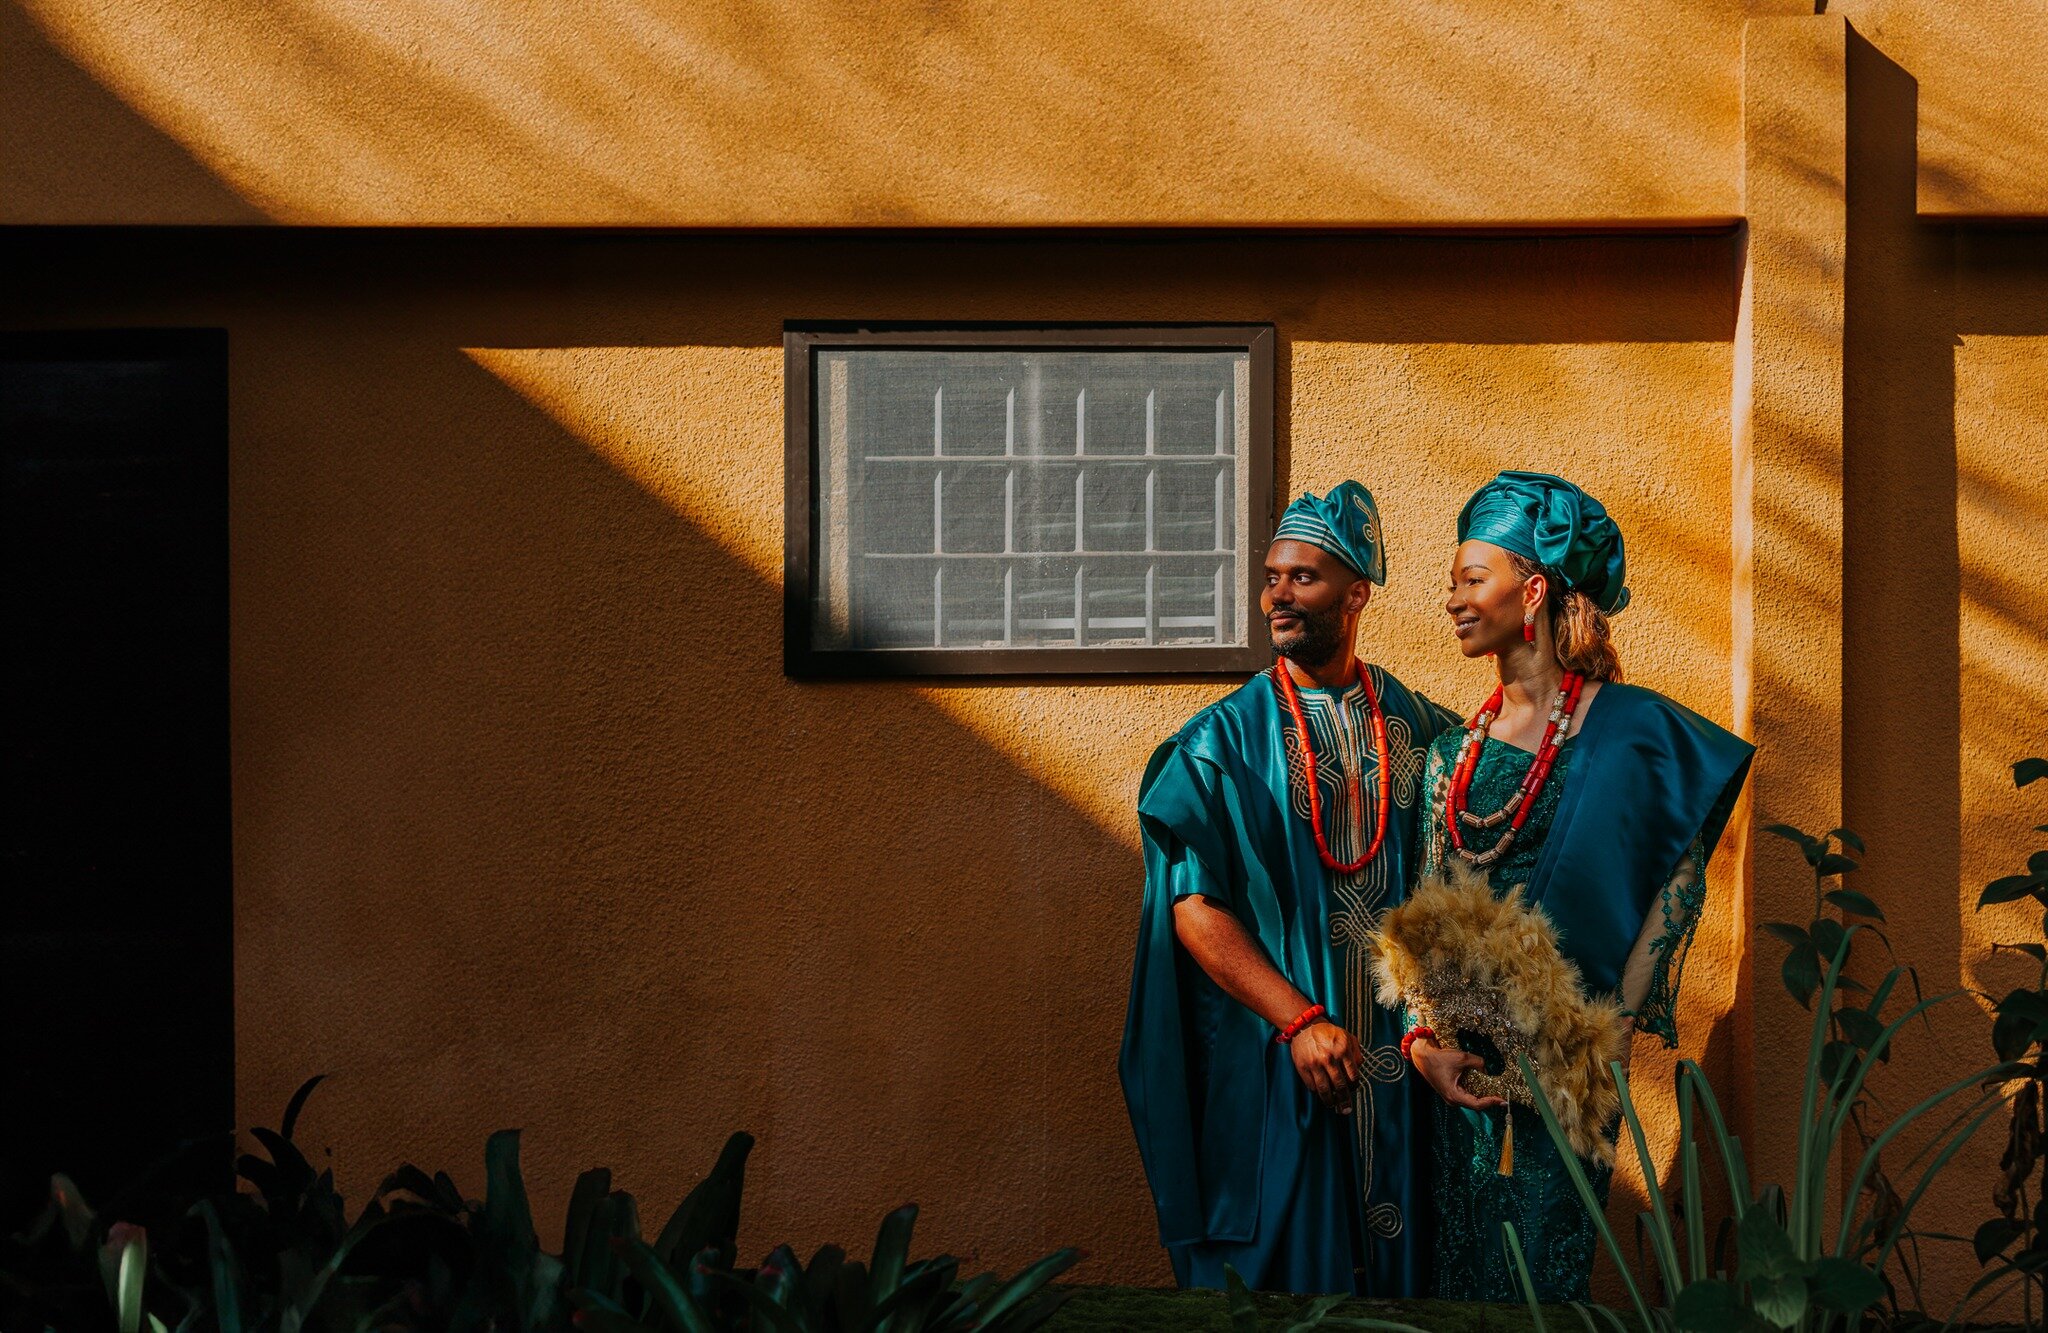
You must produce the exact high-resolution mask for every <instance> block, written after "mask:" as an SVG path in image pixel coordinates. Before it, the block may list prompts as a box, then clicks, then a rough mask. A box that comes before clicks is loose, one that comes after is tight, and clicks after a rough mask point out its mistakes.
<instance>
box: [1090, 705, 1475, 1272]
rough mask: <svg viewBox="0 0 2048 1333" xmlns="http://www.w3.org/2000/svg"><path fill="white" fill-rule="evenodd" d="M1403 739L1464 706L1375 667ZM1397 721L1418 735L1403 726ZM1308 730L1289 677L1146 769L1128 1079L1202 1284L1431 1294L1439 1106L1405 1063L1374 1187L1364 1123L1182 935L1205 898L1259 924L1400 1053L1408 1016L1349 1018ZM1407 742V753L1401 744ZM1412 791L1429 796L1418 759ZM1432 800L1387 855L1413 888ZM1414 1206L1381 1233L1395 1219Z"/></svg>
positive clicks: (1287, 962)
mask: <svg viewBox="0 0 2048 1333" xmlns="http://www.w3.org/2000/svg"><path fill="white" fill-rule="evenodd" d="M1368 669H1369V670H1372V671H1373V673H1374V674H1373V679H1374V681H1375V683H1376V685H1377V686H1378V688H1379V690H1380V700H1381V705H1382V708H1383V710H1384V712H1385V714H1386V717H1387V719H1388V724H1389V727H1390V728H1393V729H1395V730H1396V731H1397V732H1398V731H1406V733H1407V735H1408V737H1409V738H1410V740H1411V741H1412V743H1413V744H1414V745H1415V746H1418V747H1421V746H1426V745H1427V744H1428V742H1429V741H1430V739H1432V738H1433V737H1434V736H1435V735H1436V734H1437V733H1438V732H1439V731H1441V730H1443V729H1444V728H1445V727H1447V726H1452V725H1456V719H1455V717H1453V715H1451V714H1450V713H1448V712H1447V711H1445V710H1443V709H1441V708H1438V707H1437V706H1436V705H1435V704H1432V703H1430V702H1429V701H1428V700H1426V699H1423V698H1422V697H1421V696H1419V695H1415V694H1413V693H1412V692H1410V691H1409V690H1408V689H1406V688H1405V687H1404V686H1402V685H1401V684H1400V682H1398V681H1396V680H1394V679H1393V678H1392V677H1391V676H1388V675H1387V674H1386V673H1384V672H1380V671H1378V670H1377V669H1374V668H1368ZM1396 719H1399V721H1400V726H1399V727H1398V728H1396V727H1395V722H1396ZM1291 725H1292V723H1291V721H1290V720H1289V718H1288V714H1287V712H1286V709H1285V707H1284V705H1283V703H1282V701H1281V700H1280V699H1279V697H1278V693H1277V688H1276V686H1275V685H1274V683H1273V679H1272V676H1271V674H1270V673H1262V674H1260V675H1259V676H1257V677H1255V678H1254V679H1253V680H1251V681H1250V682H1249V683H1247V684H1246V685H1245V686H1244V687H1242V688H1241V689H1239V690H1238V691H1236V692H1235V693H1233V694H1232V695H1230V696H1229V697H1227V698H1225V699H1223V700H1221V701H1220V702H1218V703H1217V704H1215V705H1212V706H1211V707H1209V708H1207V709H1205V710H1203V711H1202V712H1201V713H1199V714H1197V715H1196V716H1195V718H1194V719H1193V720H1191V721H1190V722H1189V723H1188V724H1187V726H1185V727H1184V728H1182V730H1181V731H1180V732H1179V733H1178V734H1177V735H1175V736H1174V737H1173V739H1171V740H1169V741H1167V742H1166V743H1165V744H1163V745H1161V746H1160V747H1159V749H1158V750H1157V751H1156V752H1155V753H1154V754H1153V756H1152V760H1151V762H1150V764H1149V765H1148V766H1147V768H1146V771H1145V778H1144V783H1143V786H1142V788H1141V795H1140V799H1139V807H1138V809H1139V821H1140V824H1141V827H1142V831H1143V839H1144V853H1145V895H1144V904H1143V910H1142V917H1141V922H1140V927H1139V937H1138V947H1137V957H1136V961H1135V963H1134V966H1133V968H1132V976H1131V995H1130V1006H1129V1010H1128V1013H1127V1016H1126V1021H1125V1029H1124V1040H1123V1048H1122V1053H1121V1058H1120V1061H1119V1072H1120V1074H1121V1076H1122V1081H1123V1087H1124V1094H1125V1099H1126V1101H1127V1103H1128V1105H1129V1108H1130V1113H1131V1123H1132V1128H1133V1130H1134V1131H1135V1132H1136V1135H1137V1140H1138V1148H1139V1153H1140V1155H1141V1156H1142V1158H1143V1159H1144V1163H1145V1172H1146V1176H1147V1179H1148V1180H1149V1181H1150V1183H1151V1188H1152V1194H1153V1200H1154V1203H1155V1205H1156V1206H1157V1209H1158V1215H1159V1225H1160V1238H1161V1241H1162V1243H1164V1244H1165V1245H1166V1246H1167V1248H1168V1252H1169V1254H1170V1256H1171V1258H1172V1260H1173V1265H1174V1273H1175V1276H1176V1278H1177V1279H1178V1280H1179V1281H1180V1283H1181V1285H1183V1286H1207V1287H1220V1286H1222V1285H1223V1283H1224V1274H1223V1265H1224V1264H1225V1263H1228V1264H1230V1265H1231V1266H1232V1267H1233V1268H1235V1269H1236V1270H1237V1271H1238V1273H1239V1274H1240V1275H1241V1276H1242V1277H1243V1278H1244V1279H1245V1281H1247V1282H1248V1283H1250V1284H1251V1285H1252V1286H1253V1287H1255V1288H1259V1289H1264V1290H1285V1291H1300V1292H1338V1291H1357V1292H1361V1293H1364V1294H1370V1295H1384V1296H1407V1295H1421V1294H1423V1293H1424V1292H1425V1291H1426V1290H1427V1287H1428V1257H1429V1256H1428V1238H1429V1233H1430V1209H1429V1206H1428V1199H1427V1197H1426V1190H1425V1189H1424V1185H1423V1182H1424V1180H1425V1169H1426V1168H1425V1158H1424V1157H1423V1155H1422V1152H1423V1146H1422V1143H1421V1141H1420V1139H1419V1137H1418V1135H1419V1133H1420V1131H1421V1129H1422V1127H1423V1126H1426V1125H1427V1124H1428V1116H1429V1106H1428V1101H1427V1100H1426V1099H1427V1098H1428V1097H1430V1096H1431V1094H1430V1093H1429V1092H1428V1090H1427V1088H1426V1087H1424V1086H1423V1085H1422V1082H1421V1080H1420V1079H1419V1078H1417V1077H1415V1076H1414V1075H1413V1074H1412V1073H1411V1072H1409V1071H1408V1070H1407V1069H1406V1067H1405V1066H1403V1065H1400V1064H1399V1062H1398V1060H1395V1061H1390V1062H1386V1063H1387V1064H1388V1068H1387V1071H1386V1075H1385V1081H1379V1082H1375V1083H1374V1085H1373V1087H1372V1089H1371V1090H1372V1093H1373V1096H1374V1098H1375V1102H1374V1107H1373V1121H1372V1136H1371V1145H1372V1152H1371V1162H1372V1167H1371V1171H1372V1177H1373V1178H1372V1180H1371V1181H1369V1182H1364V1187H1363V1188H1362V1187H1361V1182H1360V1181H1359V1180H1358V1179H1357V1158H1358V1154H1357V1152H1356V1150H1355V1145H1354V1144H1353V1141H1352V1130H1351V1123H1352V1122H1351V1121H1350V1120H1349V1119H1348V1118H1346V1117H1341V1116H1338V1115H1336V1114H1335V1113H1333V1112H1331V1111H1329V1110H1328V1109H1326V1108H1325V1107H1323V1106H1322V1105H1321V1104H1320V1103H1319V1102H1318V1101H1317V1100H1316V1097H1315V1095H1314V1094H1313V1093H1312V1092H1311V1091H1310V1090H1309V1088H1308V1087H1307V1086H1306V1085H1304V1084H1303V1083H1302V1081H1301V1079H1300V1077H1299V1076H1298V1075H1297V1074H1296V1072H1295V1070H1294V1065H1293V1061H1292V1059H1291V1057H1290V1055H1289V1052H1288V1051H1287V1049H1286V1048H1285V1047H1283V1046H1280V1045H1277V1044H1276V1043H1275V1042H1274V1041H1273V1029H1272V1028H1271V1027H1269V1026H1268V1025H1267V1024H1266V1022H1265V1021H1264V1020H1263V1019H1261V1018H1259V1017H1258V1016H1257V1015H1256V1014H1254V1013H1252V1012H1251V1011H1250V1010H1248V1009H1246V1008H1245V1007H1244V1006H1242V1005H1240V1004H1238V1003H1236V1002H1235V1001H1233V1000H1231V999H1230V998H1229V997H1228V996H1226V995H1224V994H1223V992H1222V991H1221V990H1220V989H1218V988H1217V986H1216V985H1215V983H1213V982H1212V981H1210V980H1209V978H1208V977H1207V975H1206V974H1204V973H1203V972H1202V970H1201V969H1200V968H1199V967H1198V966H1197V965H1196V964H1195V963H1194V961H1193V960H1192V959H1191V958H1189V957H1188V955H1187V952H1186V951H1185V949H1183V948H1182V947H1181V946H1180V944H1179V941H1178V939H1177V937H1176V935H1175V933H1174V917H1173V904H1174V901H1175V899H1176V897H1177V896H1181V895H1184V894H1185V893H1187V892H1189V891H1199V892H1201V893H1202V894H1203V895H1204V896H1207V897H1210V898H1211V899H1213V900H1214V901H1216V902H1218V903H1220V904H1222V905H1223V906H1225V907H1227V908H1228V909H1229V910H1230V911H1232V912H1233V913H1234V914H1235V915H1236V916H1237V917H1238V919H1239V920H1240V921H1242V922H1243V923H1244V925H1245V926H1246V928H1247V929H1248V930H1249V932H1250V933H1251V934H1252V935H1253V937H1254V938H1255V939H1257V941H1258V942H1259V944H1260V945H1261V946H1262V948H1263V949H1264V950H1265V952H1266V954H1267V956H1268V957H1269V958H1270V959H1272V960H1273V962H1274V963H1275V965H1276V966H1277V967H1278V968H1279V969H1280V971H1281V972H1282V973H1283V974H1284V975H1285V976H1286V977H1287V978H1288V980H1289V981H1290V982H1291V983H1292V984H1293V985H1294V986H1295V987H1296V988H1297V989H1299V990H1300V991H1301V992H1302V993H1303V994H1304V995H1306V996H1308V997H1309V999H1310V1000H1311V1001H1312V1002H1314V1003H1319V1004H1322V1005H1324V1006H1326V1007H1327V1008H1328V1009H1329V1010H1330V1015H1331V1017H1332V1019H1333V1020H1335V1021H1338V1022H1340V1023H1345V1024H1346V1026H1350V1027H1353V1028H1354V1030H1356V1029H1357V1027H1358V1026H1359V1024H1358V1023H1354V1022H1346V1020H1347V1019H1349V1018H1353V1017H1362V1019H1363V1026H1364V1027H1365V1029H1366V1030H1367V1032H1368V1033H1369V1037H1368V1040H1367V1041H1366V1043H1365V1044H1366V1045H1367V1046H1368V1048H1372V1047H1378V1048H1380V1049H1381V1050H1382V1051H1384V1050H1385V1048H1386V1047H1388V1046H1396V1045H1398V1042H1399V1040H1400V1022H1401V1016H1400V1015H1399V1014H1398V1013H1394V1012H1391V1011H1388V1010H1385V1009H1382V1008H1380V1007H1379V1006H1378V1005H1376V1004H1372V1003H1371V1002H1370V1001H1369V1000H1367V1001H1366V1008H1367V1010H1368V1012H1366V1013H1365V1014H1363V1015H1362V1016H1352V1015H1347V1014H1345V1012H1344V987H1343V984H1342V977H1343V973H1344V969H1345V967H1346V966H1347V959H1346V957H1345V949H1346V947H1347V946H1345V945H1341V944H1338V943H1336V942H1334V941H1333V936H1332V902H1331V893H1330V888H1329V883H1328V872H1327V871H1325V869H1324V868H1323V866H1322V864H1321V863H1320V861H1319V860H1318V859H1317V855H1316V848H1315V841H1314V838H1313V835H1312V834H1311V832H1310V829H1309V824H1308V821H1307V820H1306V819H1303V818H1300V817H1298V816H1297V815H1295V814H1294V813H1293V812H1292V811H1291V810H1290V809H1289V796H1288V781H1289V776H1288V765H1287V751H1286V738H1285V736H1284V735H1283V729H1284V728H1286V727H1290V726H1291ZM1390 743H1391V742H1390ZM1415 759H1419V755H1418V756H1412V757H1410V761H1409V762H1405V763H1403V764H1400V765H1397V766H1396V767H1395V772H1396V775H1397V776H1396V781H1397V783H1398V782H1406V783H1409V784H1412V786H1413V787H1414V788H1419V768H1418V766H1417V764H1416V763H1415V762H1414V760H1415ZM1422 805H1423V801H1422V799H1421V795H1420V792H1419V790H1415V791H1413V793H1412V795H1411V799H1410V800H1409V801H1408V802H1407V803H1406V804H1405V805H1403V804H1400V803H1398V802H1397V803H1396V804H1395V806H1394V808H1393V809H1392V810H1391V811H1390V814H1389V819H1388V828H1387V837H1386V843H1385V845H1384V846H1383V847H1382V849H1381V851H1380V856H1381V857H1383V858H1391V860H1390V861H1389V863H1388V865H1387V874H1388V880H1387V882H1388V884H1389V885H1390V886H1391V889H1390V892H1389V893H1388V895H1387V897H1386V901H1385V902H1384V903H1383V904H1381V905H1382V906H1392V905H1393V903H1394V902H1398V901H1399V900H1400V897H1401V895H1402V894H1403V893H1404V892H1405V889H1406V886H1407V884H1408V881H1409V879H1410V876H1411V870H1412V867H1413V866H1414V864H1415V856H1416V853H1417V849H1418V841H1417V815H1418V813H1419V811H1420V809H1421V807H1422ZM1380 1205H1392V1207H1393V1208H1395V1209H1397V1210H1398V1215H1399V1217H1400V1226H1399V1229H1398V1231H1397V1232H1395V1233H1394V1234H1391V1235H1388V1234H1385V1232H1386V1230H1387V1227H1386V1224H1385V1219H1386V1217H1387V1216H1389V1214H1387V1213H1386V1212H1384V1211H1382V1212H1381V1214H1380V1215H1379V1216H1380V1218H1381V1223H1382V1224H1381V1226H1380V1227H1379V1229H1378V1230H1375V1229H1374V1228H1373V1227H1372V1226H1371V1225H1369V1221H1370V1216H1369V1215H1370V1213H1371V1210H1372V1209H1373V1208H1374V1207H1375V1206H1380Z"/></svg>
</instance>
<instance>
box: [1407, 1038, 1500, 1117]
mask: <svg viewBox="0 0 2048 1333" xmlns="http://www.w3.org/2000/svg"><path fill="white" fill-rule="evenodd" d="M1408 1059H1409V1061H1410V1062H1411V1063H1413V1064H1414V1066H1415V1072H1416V1073H1418V1074H1420V1075H1422V1081H1423V1082H1424V1083H1427V1084H1429V1086H1430V1087H1431V1088H1433V1089H1435V1090H1436V1095H1437V1096H1439V1097H1441V1098H1443V1099H1444V1100H1445V1101H1447V1102H1449V1103H1450V1104H1451V1105H1453V1106H1462V1107H1464V1108H1465V1109H1466V1110H1468V1111H1491V1110H1494V1109H1496V1108H1497V1107H1502V1106H1506V1105H1507V1100H1506V1099H1505V1098H1502V1097H1474V1096H1473V1095H1472V1094H1471V1093H1469V1092H1467V1091H1465V1089H1464V1087H1463V1085H1461V1084H1460V1083H1459V1082H1458V1080H1459V1079H1461V1078H1463V1077H1464V1076H1465V1071H1466V1070H1468V1069H1484V1068H1486V1061H1484V1060H1482V1059H1480V1058H1479V1057H1478V1056H1476V1055H1474V1054H1472V1053H1471V1052H1470V1051H1454V1050H1451V1049H1449V1048H1448V1047H1444V1046H1439V1045H1437V1044H1436V1043H1435V1042H1433V1041H1431V1040H1430V1039H1429V1038H1427V1037H1417V1038H1416V1039H1415V1040H1414V1041H1413V1042H1411V1043H1409V1046H1408Z"/></svg>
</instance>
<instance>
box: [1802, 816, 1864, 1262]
mask: <svg viewBox="0 0 2048 1333" xmlns="http://www.w3.org/2000/svg"><path fill="white" fill-rule="evenodd" d="M1856 868H1857V863H1856V861H1855V860H1854V859H1853V858H1851V857H1847V856H1844V855H1842V854H1841V853H1840V852H1829V853H1828V854H1827V855H1826V856H1823V857H1821V859H1820V860H1818V861H1816V862H1814V863H1813V869H1814V872H1815V873H1816V874H1820V875H1846V874H1848V873H1849V872H1850V871H1852V870H1854V869H1856ZM1803 1299H1804V1298H1803V1297H1802V1301H1803Z"/></svg>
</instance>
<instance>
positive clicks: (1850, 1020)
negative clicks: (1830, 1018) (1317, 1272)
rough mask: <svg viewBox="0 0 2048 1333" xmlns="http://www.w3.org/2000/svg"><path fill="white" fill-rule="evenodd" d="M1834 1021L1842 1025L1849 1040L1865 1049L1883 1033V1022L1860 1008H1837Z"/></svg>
mask: <svg viewBox="0 0 2048 1333" xmlns="http://www.w3.org/2000/svg"><path fill="white" fill-rule="evenodd" d="M1835 1021H1836V1022H1837V1023H1840V1024H1841V1025H1842V1031H1843V1033H1844V1034H1845V1035H1846V1036H1847V1037H1848V1038H1849V1040H1850V1041H1853V1042H1855V1043H1856V1045H1857V1046H1859V1047H1861V1048H1862V1049H1863V1050H1866V1051H1867V1050H1869V1049H1870V1048H1871V1046H1872V1045H1873V1044H1875V1043H1876V1041H1877V1039H1878V1038H1879V1037H1880V1036H1882V1035H1883V1033H1884V1024H1883V1023H1880V1022H1879V1021H1878V1020H1877V1018H1876V1016H1875V1015H1873V1014H1870V1013H1868V1012H1866V1011H1864V1010H1862V1009H1837V1010H1836V1011H1835Z"/></svg>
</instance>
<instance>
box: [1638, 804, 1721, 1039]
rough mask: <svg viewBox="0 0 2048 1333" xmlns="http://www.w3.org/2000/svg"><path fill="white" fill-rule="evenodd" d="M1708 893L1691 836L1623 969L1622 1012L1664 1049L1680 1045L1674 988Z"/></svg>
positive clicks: (1701, 852) (1702, 853) (1700, 854)
mask: <svg viewBox="0 0 2048 1333" xmlns="http://www.w3.org/2000/svg"><path fill="white" fill-rule="evenodd" d="M1706 896H1707V856H1706V849H1705V848H1704V847H1703V846H1702V845H1701V844H1700V841H1699V839H1697V838H1695V839H1694V840H1693V842H1692V845H1691V846H1690V847H1687V848H1686V850H1685V855H1684V856H1683V857H1682V858H1680V860H1679V862H1678V869H1677V870H1676V871H1674V872H1673V873H1672V876H1671V878H1670V879H1669V880H1668V881H1666V882H1665V885H1664V891H1663V892H1662V893H1661V894H1659V895H1658V899H1657V906H1656V907H1654V908H1652V909H1651V911H1650V913H1649V915H1648V916H1646V917H1645V918H1644V919H1643V930H1642V933H1641V934H1640V935H1638V936H1637V937H1636V945H1635V948H1634V949H1633V950H1632V951H1630V953H1629V958H1628V963H1627V965H1626V966H1625V967H1624V968H1623V969H1622V974H1621V1002H1622V1004H1623V1005H1624V1006H1626V1008H1625V1010H1624V1012H1626V1013H1628V1014H1630V1015H1632V1016H1633V1017H1634V1018H1635V1023H1636V1030H1637V1031H1639V1032H1649V1033H1653V1034H1655V1035H1656V1036H1659V1037H1662V1038H1663V1039H1664V1045H1665V1047H1666V1048H1667V1049H1668V1048H1670V1047H1674V1046H1676V1045H1678V987H1679V982H1680V980H1681V979H1682V974H1683V973H1684V971H1685V956H1686V954H1688V953H1689V952H1691V950H1692V937H1693V931H1694V930H1695V929H1696V928H1697V927H1698V925H1699V917H1700V908H1701V906H1702V905H1703V904H1704V903H1705V901H1706Z"/></svg>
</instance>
